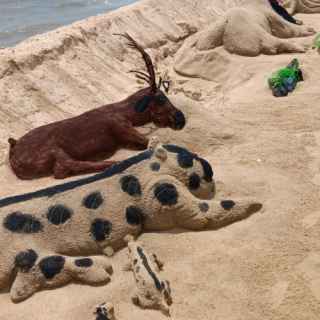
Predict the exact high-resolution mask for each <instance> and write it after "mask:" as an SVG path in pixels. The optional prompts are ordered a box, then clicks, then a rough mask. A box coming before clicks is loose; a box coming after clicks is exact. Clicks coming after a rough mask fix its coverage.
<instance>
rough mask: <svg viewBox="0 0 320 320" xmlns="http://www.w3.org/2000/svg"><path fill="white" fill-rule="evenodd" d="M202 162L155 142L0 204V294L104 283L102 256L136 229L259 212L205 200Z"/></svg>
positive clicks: (209, 176) (207, 223)
mask: <svg viewBox="0 0 320 320" xmlns="http://www.w3.org/2000/svg"><path fill="white" fill-rule="evenodd" d="M213 192H214V180H213V171H212V168H211V166H210V164H209V163H208V162H207V161H206V160H204V159H202V158H200V157H198V156H197V155H195V154H193V153H191V152H189V151H188V150H186V149H184V148H181V147H178V146H175V145H161V144H157V141H156V140H151V143H150V146H149V149H147V150H146V151H144V152H142V153H140V154H138V155H136V156H133V157H131V158H128V159H126V160H124V161H122V162H120V163H119V164H117V165H114V166H113V167H111V168H110V169H107V170H106V171H104V172H102V173H98V174H95V175H92V176H89V177H86V178H82V179H78V180H74V181H71V182H67V183H64V184H59V185H56V186H53V187H49V188H46V189H42V190H38V191H35V192H31V193H27V194H22V195H18V196H13V197H8V198H4V199H1V200H0V219H1V221H2V222H1V227H0V228H1V230H0V289H1V288H4V287H7V286H8V285H10V281H11V280H12V279H13V283H12V285H11V290H10V293H11V297H12V300H13V301H21V300H23V299H26V298H28V297H29V296H31V295H32V294H33V293H35V292H36V291H39V290H41V289H43V288H52V287H57V286H60V285H63V284H66V283H68V282H69V281H72V280H76V281H80V282H84V283H87V284H99V283H101V284H103V283H106V282H108V281H109V280H110V273H111V270H112V269H111V266H110V264H109V263H108V258H106V257H101V256H92V257H86V255H97V254H102V253H106V254H108V255H110V254H112V252H113V251H114V250H118V249H119V248H121V247H123V246H124V245H125V241H124V237H125V236H127V235H134V236H136V235H138V234H139V233H141V232H142V231H143V230H153V231H156V230H168V229H171V228H174V227H182V228H186V229H190V230H202V229H209V228H219V227H222V226H224V225H226V224H228V223H232V222H234V221H237V220H240V219H243V218H246V217H248V216H249V215H251V214H252V213H253V212H256V211H258V210H259V209H260V208H261V204H259V203H257V202H253V201H248V200H241V199H240V200H237V201H231V200H228V201H221V202H220V201H214V200H209V201H204V200H202V199H199V198H197V197H196V196H200V195H201V196H202V197H206V198H209V197H212V195H213Z"/></svg>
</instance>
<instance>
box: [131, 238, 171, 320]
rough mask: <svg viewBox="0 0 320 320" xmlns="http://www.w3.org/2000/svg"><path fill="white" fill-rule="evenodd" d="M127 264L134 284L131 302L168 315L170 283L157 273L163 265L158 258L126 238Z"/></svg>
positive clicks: (139, 244)
mask: <svg viewBox="0 0 320 320" xmlns="http://www.w3.org/2000/svg"><path fill="white" fill-rule="evenodd" d="M126 240H127V242H128V253H129V254H128V256H129V261H130V262H129V263H128V265H127V268H126V269H127V270H131V271H132V272H133V275H134V279H135V283H136V291H135V292H134V294H133V296H132V302H133V303H134V304H136V305H137V306H140V307H141V308H143V309H144V308H146V309H147V308H148V309H159V310H161V311H162V312H163V313H164V314H165V315H170V308H169V307H170V306H171V304H172V297H171V288H170V283H169V281H167V280H162V279H161V277H160V275H159V272H160V271H161V270H162V268H163V263H162V262H161V261H160V260H159V259H158V257H157V256H156V255H155V254H154V253H152V254H148V252H147V251H146V250H145V249H144V248H143V246H142V244H141V243H139V242H137V241H135V240H134V238H133V237H132V236H127V239H126Z"/></svg>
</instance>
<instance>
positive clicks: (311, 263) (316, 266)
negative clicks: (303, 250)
mask: <svg viewBox="0 0 320 320" xmlns="http://www.w3.org/2000/svg"><path fill="white" fill-rule="evenodd" d="M297 269H298V270H299V271H300V272H301V273H302V275H303V277H304V279H305V281H306V285H307V286H308V287H309V288H310V289H311V291H312V293H313V295H314V297H315V298H316V299H317V300H318V301H320V254H318V253H315V252H313V253H310V254H309V255H308V257H307V258H306V259H304V261H303V262H302V263H300V264H299V265H298V266H297Z"/></svg>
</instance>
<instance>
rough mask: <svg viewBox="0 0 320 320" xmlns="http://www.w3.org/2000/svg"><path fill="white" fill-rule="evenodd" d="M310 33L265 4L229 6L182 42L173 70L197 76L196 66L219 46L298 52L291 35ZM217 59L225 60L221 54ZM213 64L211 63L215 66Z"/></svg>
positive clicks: (246, 52) (253, 52) (244, 51)
mask: <svg viewBox="0 0 320 320" xmlns="http://www.w3.org/2000/svg"><path fill="white" fill-rule="evenodd" d="M313 34H315V31H314V29H313V28H310V27H306V26H297V25H295V24H292V23H289V22H287V21H286V20H284V19H283V18H282V17H281V16H279V15H278V14H277V13H275V12H274V11H273V10H272V8H271V7H270V6H269V5H262V4H248V5H246V6H243V7H235V8H231V9H229V10H228V11H227V12H226V14H225V15H224V16H223V17H221V18H220V19H218V20H217V21H216V22H214V23H212V24H211V25H209V26H208V27H207V28H205V29H204V30H202V31H200V32H198V33H196V34H194V35H192V36H190V38H189V39H187V40H186V41H185V43H184V44H183V46H182V47H181V48H180V50H179V51H178V52H177V54H176V56H175V63H174V69H175V71H176V72H178V73H179V74H182V75H187V76H194V75H197V73H198V70H199V65H200V64H203V65H205V64H206V65H207V66H208V63H210V61H212V60H213V59H214V58H215V54H214V53H213V52H214V49H216V48H218V47H221V46H223V47H224V49H225V50H227V51H229V52H230V53H233V54H237V55H242V56H257V55H259V54H279V53H302V52H305V51H306V50H307V47H306V46H305V45H302V44H300V43H298V42H297V41H295V40H294V39H291V38H295V37H305V36H310V35H313ZM220 58H221V59H223V60H225V59H228V58H227V57H226V55H224V54H222V55H221V56H220ZM217 67H219V66H217V65H215V69H216V68H217ZM200 68H201V67H200ZM204 68H208V67H206V66H204Z"/></svg>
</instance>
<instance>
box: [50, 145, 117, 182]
mask: <svg viewBox="0 0 320 320" xmlns="http://www.w3.org/2000/svg"><path fill="white" fill-rule="evenodd" d="M116 163H117V162H116V161H97V162H95V161H79V160H74V159H72V158H71V157H70V156H69V155H68V154H67V153H66V152H64V151H63V150H62V149H59V150H57V151H56V152H55V164H54V169H53V173H54V177H55V178H56V179H64V178H67V177H71V176H75V175H78V174H86V173H93V172H99V171H103V170H105V169H107V168H109V167H111V166H112V165H114V164H116Z"/></svg>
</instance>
